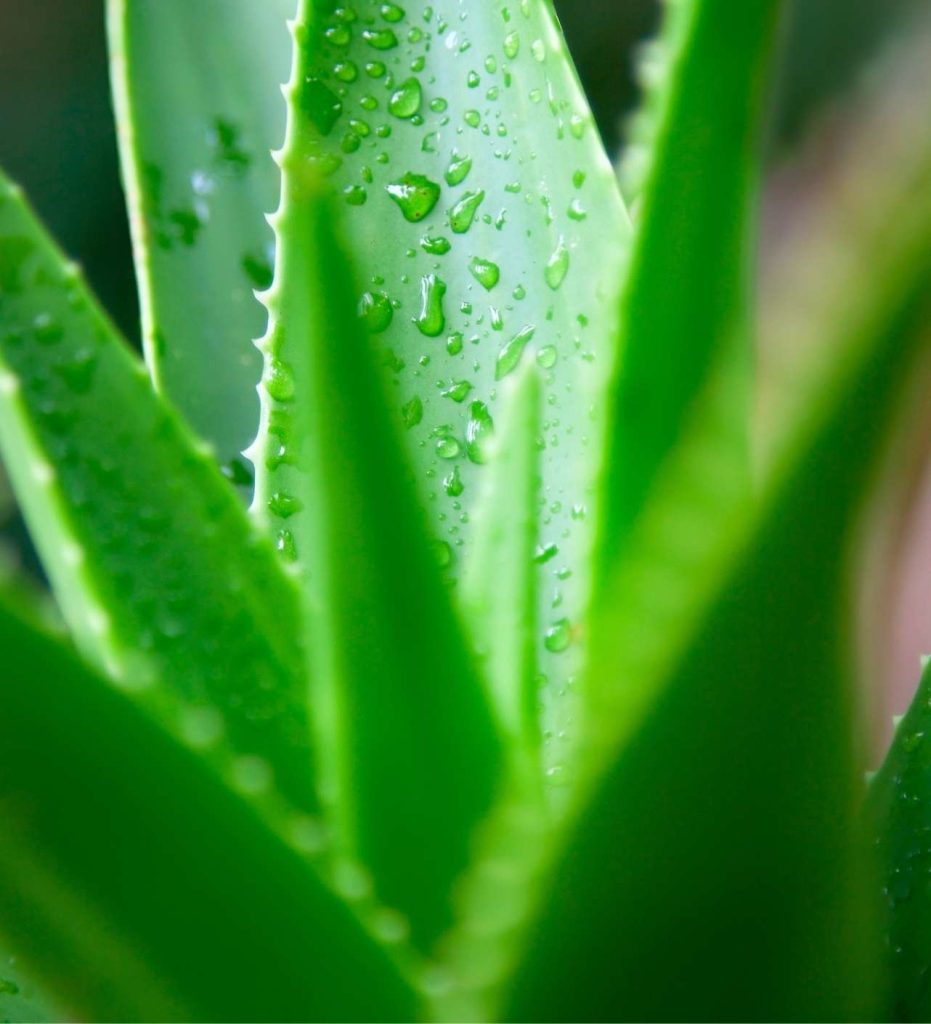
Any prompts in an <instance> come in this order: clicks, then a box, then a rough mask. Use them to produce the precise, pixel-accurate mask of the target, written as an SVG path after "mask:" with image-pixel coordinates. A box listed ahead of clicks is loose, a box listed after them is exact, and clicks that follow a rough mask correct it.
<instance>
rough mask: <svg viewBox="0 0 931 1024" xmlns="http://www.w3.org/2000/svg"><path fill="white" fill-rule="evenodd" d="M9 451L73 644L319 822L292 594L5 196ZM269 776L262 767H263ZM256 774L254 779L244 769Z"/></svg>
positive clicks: (1, 436) (0, 245)
mask: <svg viewBox="0 0 931 1024" xmlns="http://www.w3.org/2000/svg"><path fill="white" fill-rule="evenodd" d="M0 450H2V453H3V457H4V459H5V461H6V464H7V466H8V469H9V472H10V475H11V479H12V481H13V485H14V488H15V490H16V493H17V496H18V498H19V500H20V502H21V504H22V507H23V511H24V514H25V517H26V520H27V522H28V524H29V527H30V531H31V534H32V537H33V538H34V540H35V543H36V545H37V547H38V550H39V553H40V556H41V558H42V562H43V565H44V566H45V569H46V571H47V572H48V574H49V577H50V578H51V581H52V585H53V589H54V591H55V594H56V596H57V598H58V601H59V604H60V605H61V609H62V613H63V616H64V618H65V621H66V623H67V624H68V626H69V628H70V630H71V632H72V634H73V636H74V639H75V642H76V643H77V645H78V647H79V648H80V650H81V651H82V653H83V654H84V655H85V656H86V657H87V658H88V660H89V661H91V662H92V663H93V664H94V665H96V666H97V667H98V668H100V669H101V670H102V671H103V672H104V673H105V674H106V675H108V676H109V677H110V678H111V679H113V680H114V681H115V682H116V683H118V684H119V685H121V686H123V687H125V688H126V689H127V690H129V691H132V692H133V693H134V695H136V696H137V697H138V699H139V700H141V701H142V702H144V703H145V704H146V705H147V706H148V707H149V708H150V709H151V710H152V711H153V712H154V713H155V714H157V715H159V716H160V717H164V716H163V715H162V714H161V710H160V709H161V706H162V704H163V697H164V694H163V690H165V689H167V690H171V691H172V692H173V693H175V694H177V695H178V696H180V697H182V698H183V699H184V701H185V702H186V706H187V710H188V712H189V716H188V719H187V720H186V721H185V722H177V721H170V722H169V723H168V724H169V726H170V727H171V728H182V729H190V730H193V731H194V732H195V733H197V734H200V735H202V739H203V743H204V745H205V748H209V747H210V745H211V743H212V742H213V741H216V740H219V739H221V738H225V739H226V740H228V741H229V742H231V743H232V744H233V745H234V746H235V747H236V748H237V749H238V750H239V751H240V752H241V753H242V754H243V755H244V756H246V758H247V760H246V761H245V762H244V769H245V770H247V771H252V772H253V774H256V777H257V778H258V777H261V778H263V779H266V782H267V783H268V784H271V778H270V777H269V776H273V777H274V780H275V781H276V782H277V783H278V786H279V787H280V789H281V791H282V792H284V793H285V794H286V795H287V796H288V798H289V799H291V800H292V801H294V802H295V803H297V804H298V805H300V806H301V807H303V808H304V809H312V808H313V807H314V806H315V803H316V798H315V794H314V787H313V781H312V759H311V747H310V729H309V725H308V721H307V708H306V703H307V698H306V693H305V692H304V683H303V665H302V656H301V653H300V634H299V631H298V625H297V617H296V612H297V607H296V600H295V592H294V589H293V587H292V586H291V585H290V583H289V581H288V580H287V579H286V578H285V576H284V574H283V573H282V572H281V569H280V566H279V564H278V562H277V560H276V559H275V555H274V551H273V550H272V549H271V547H270V545H268V544H267V543H266V542H265V540H264V538H261V537H260V536H259V535H258V533H257V532H256V531H255V530H254V529H253V527H252V526H251V524H250V522H249V519H248V516H247V514H246V512H245V510H244V509H242V507H241V505H240V502H239V501H238V499H237V498H236V495H235V494H234V492H233V490H232V488H231V487H230V486H229V485H228V484H227V482H226V481H225V480H223V478H222V477H221V475H220V473H219V471H218V470H217V469H216V468H215V467H214V465H213V462H212V459H211V457H210V454H209V453H206V452H204V451H203V450H202V449H201V448H200V447H199V446H198V445H197V444H196V443H195V442H194V440H193V439H192V438H191V436H190V434H189V433H188V431H187V430H186V428H185V427H184V425H183V424H182V423H181V421H180V419H179V417H178V416H177V414H176V413H175V412H174V411H173V410H172V409H171V408H169V407H168V406H167V405H166V404H165V403H163V402H162V401H161V400H160V399H159V398H158V397H157V396H156V395H155V394H154V393H153V391H152V388H151V385H150V382H149V380H148V378H147V376H146V374H145V371H144V369H143V367H142V366H141V365H139V364H138V362H137V360H136V359H135V357H134V356H133V355H132V354H131V353H130V352H129V350H128V348H127V347H126V346H125V345H124V344H123V343H122V341H121V340H120V339H119V338H118V337H117V336H116V334H115V333H114V330H113V328H112V327H111V325H110V324H109V322H108V321H107V320H106V318H105V317H104V315H103V314H102V312H101V311H100V309H99V308H98V306H97V305H96V303H95V301H94V299H93V298H92V296H91V295H90V294H89V293H88V291H87V289H86V287H85V286H84V284H83V282H82V281H81V279H80V275H79V273H78V272H77V270H76V268H75V267H74V266H72V265H69V264H67V263H66V262H65V261H64V260H63V258H62V256H61V254H60V253H59V252H58V250H57V249H56V248H55V247H54V245H53V244H52V242H51V241H50V240H49V239H48V237H47V236H46V235H45V233H44V232H43V231H42V229H41V227H40V226H39V225H38V223H37V222H36V220H35V219H34V217H33V216H32V214H31V213H30V212H29V210H28V209H27V207H26V205H25V203H24V202H23V200H22V198H21V196H20V195H19V193H18V191H17V190H16V189H14V188H12V187H11V186H9V185H7V184H6V182H5V181H3V180H0ZM256 759H258V760H256ZM250 766H251V768H250Z"/></svg>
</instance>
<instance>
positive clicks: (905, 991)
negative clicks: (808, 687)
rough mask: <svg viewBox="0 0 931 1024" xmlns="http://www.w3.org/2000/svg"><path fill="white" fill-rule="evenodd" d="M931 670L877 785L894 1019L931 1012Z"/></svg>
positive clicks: (874, 807)
mask: <svg viewBox="0 0 931 1024" xmlns="http://www.w3.org/2000/svg"><path fill="white" fill-rule="evenodd" d="M929 687H931V670H929V668H928V667H927V666H926V667H925V670H924V672H923V673H922V677H921V684H920V686H919V687H918V692H917V693H916V695H915V698H914V700H913V701H912V704H911V707H910V708H909V709H908V713H907V714H906V715H905V717H904V718H903V719H902V721H901V722H899V724H898V727H897V729H896V734H895V738H894V739H893V742H892V747H891V748H890V750H889V753H888V754H887V755H886V758H885V760H884V762H883V765H882V768H881V769H880V770H879V772H878V773H877V774H876V776H875V778H874V779H873V781H872V784H871V785H870V792H869V801H868V810H869V820H870V826H871V828H872V829H873V832H874V834H875V837H876V851H877V854H878V857H879V860H880V867H881V870H882V896H883V902H884V904H885V908H886V922H885V923H886V928H887V945H886V951H887V958H888V963H889V967H890V973H891V976H892V981H893V984H892V1002H891V1007H890V1019H895V1020H923V1019H925V1018H926V1017H927V1016H928V1014H929V1012H931V986H929V984H928V976H929V968H931V959H929V957H928V949H929V937H931V926H929V924H931V901H929V897H928V892H927V884H926V881H925V880H926V878H927V874H928V853H927V841H926V836H927V834H928V830H929V827H931V822H929V814H928V799H927V779H928V774H929V746H928V743H927V740H926V735H927V733H928V731H929V727H931V722H929V714H931V694H929Z"/></svg>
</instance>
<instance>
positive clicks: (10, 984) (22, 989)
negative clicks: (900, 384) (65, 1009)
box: [0, 929, 62, 1024]
mask: <svg viewBox="0 0 931 1024" xmlns="http://www.w3.org/2000/svg"><path fill="white" fill-rule="evenodd" d="M0 930H2V929H0ZM61 1016H62V1015H61V1013H60V1011H55V1010H53V1009H52V1008H51V1003H50V1001H49V1000H48V999H47V998H46V997H45V994H44V993H42V994H40V993H39V992H38V991H37V990H36V987H35V986H34V985H33V984H32V982H31V980H27V979H26V978H25V976H24V975H23V973H22V971H21V969H20V965H19V958H18V957H17V956H16V955H15V954H14V955H10V954H9V951H8V950H6V949H3V948H2V947H0V1020H2V1021H16V1022H17V1024H47V1022H51V1021H54V1020H60V1019H61Z"/></svg>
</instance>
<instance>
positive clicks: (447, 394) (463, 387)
mask: <svg viewBox="0 0 931 1024" xmlns="http://www.w3.org/2000/svg"><path fill="white" fill-rule="evenodd" d="M471 390H472V385H471V384H470V383H469V381H467V380H457V381H453V382H452V383H451V384H448V385H446V386H445V387H444V388H443V390H442V391H441V392H440V394H442V396H443V397H444V398H451V399H452V400H453V401H454V402H464V401H465V400H466V399H467V398H468V397H469V392H470V391H471Z"/></svg>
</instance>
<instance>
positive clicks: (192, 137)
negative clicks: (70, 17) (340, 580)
mask: <svg viewBox="0 0 931 1024" xmlns="http://www.w3.org/2000/svg"><path fill="white" fill-rule="evenodd" d="M107 7H108V31H109V42H110V55H111V80H112V85H113V96H114V100H115V103H116V110H117V127H118V129H119V141H120V156H121V162H122V168H123V180H124V184H125V188H126V195H127V199H128V203H129V214H130V225H131V228H132V236H133V248H134V253H135V262H136V274H137V279H138V282H139V292H140V300H141V303H140V304H141V307H142V330H143V342H144V346H145V353H146V362H147V364H148V367H149V371H150V373H151V374H152V379H153V380H154V381H155V383H156V386H157V387H158V390H159V391H160V392H162V393H164V394H166V395H167V396H168V397H169V398H170V399H171V401H172V402H173V403H174V404H175V405H176V406H177V408H178V409H180V411H181V412H182V413H183V414H184V416H185V418H186V419H187V421H188V423H190V425H191V426H192V427H193V429H194V430H195V432H196V433H197V434H199V435H200V436H201V437H203V438H204V439H205V440H207V441H209V442H210V443H211V444H213V445H214V446H215V447H216V449H217V459H218V461H219V462H220V464H221V465H222V466H224V467H225V468H226V470H227V472H229V474H230V476H231V477H232V478H233V479H234V480H236V481H239V480H240V479H242V480H243V483H247V482H248V481H246V479H245V478H244V476H243V464H242V463H241V462H240V461H239V455H240V453H241V452H242V450H243V449H244V448H245V447H246V446H247V445H248V444H250V443H251V441H252V439H253V438H254V437H255V431H256V427H257V424H258V418H259V406H258V401H257V400H256V397H255V392H254V390H253V389H254V387H255V384H256V383H257V382H258V379H259V375H260V373H261V361H260V360H259V358H258V356H257V353H256V352H255V349H254V347H253V344H252V341H253V339H254V338H255V337H256V336H257V335H258V334H260V333H261V331H262V324H263V313H262V308H261V306H260V305H259V303H257V302H256V300H255V298H254V297H253V290H254V289H256V288H267V287H268V284H269V282H270V280H271V273H272V265H273V259H274V248H273V245H274V243H273V239H272V235H271V232H270V231H269V230H268V226H267V225H266V224H265V220H264V214H265V213H267V212H268V210H270V209H271V208H272V206H273V204H274V202H275V196H276V194H277V190H278V175H277V172H276V168H275V165H274V163H273V162H272V159H271V155H270V154H271V150H272V148H274V147H275V146H278V145H280V144H281V138H282V135H283V133H284V109H283V106H282V103H281V93H280V91H279V86H280V84H281V82H283V81H284V79H285V78H286V77H287V74H288V67H289V64H290V46H289V39H288V33H287V28H286V26H285V20H286V19H287V18H289V17H293V15H294V10H295V7H296V0H260V2H259V3H256V2H255V0H197V2H196V3H184V2H177V0H169V2H168V3H165V2H164V0H108V4H107Z"/></svg>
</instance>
